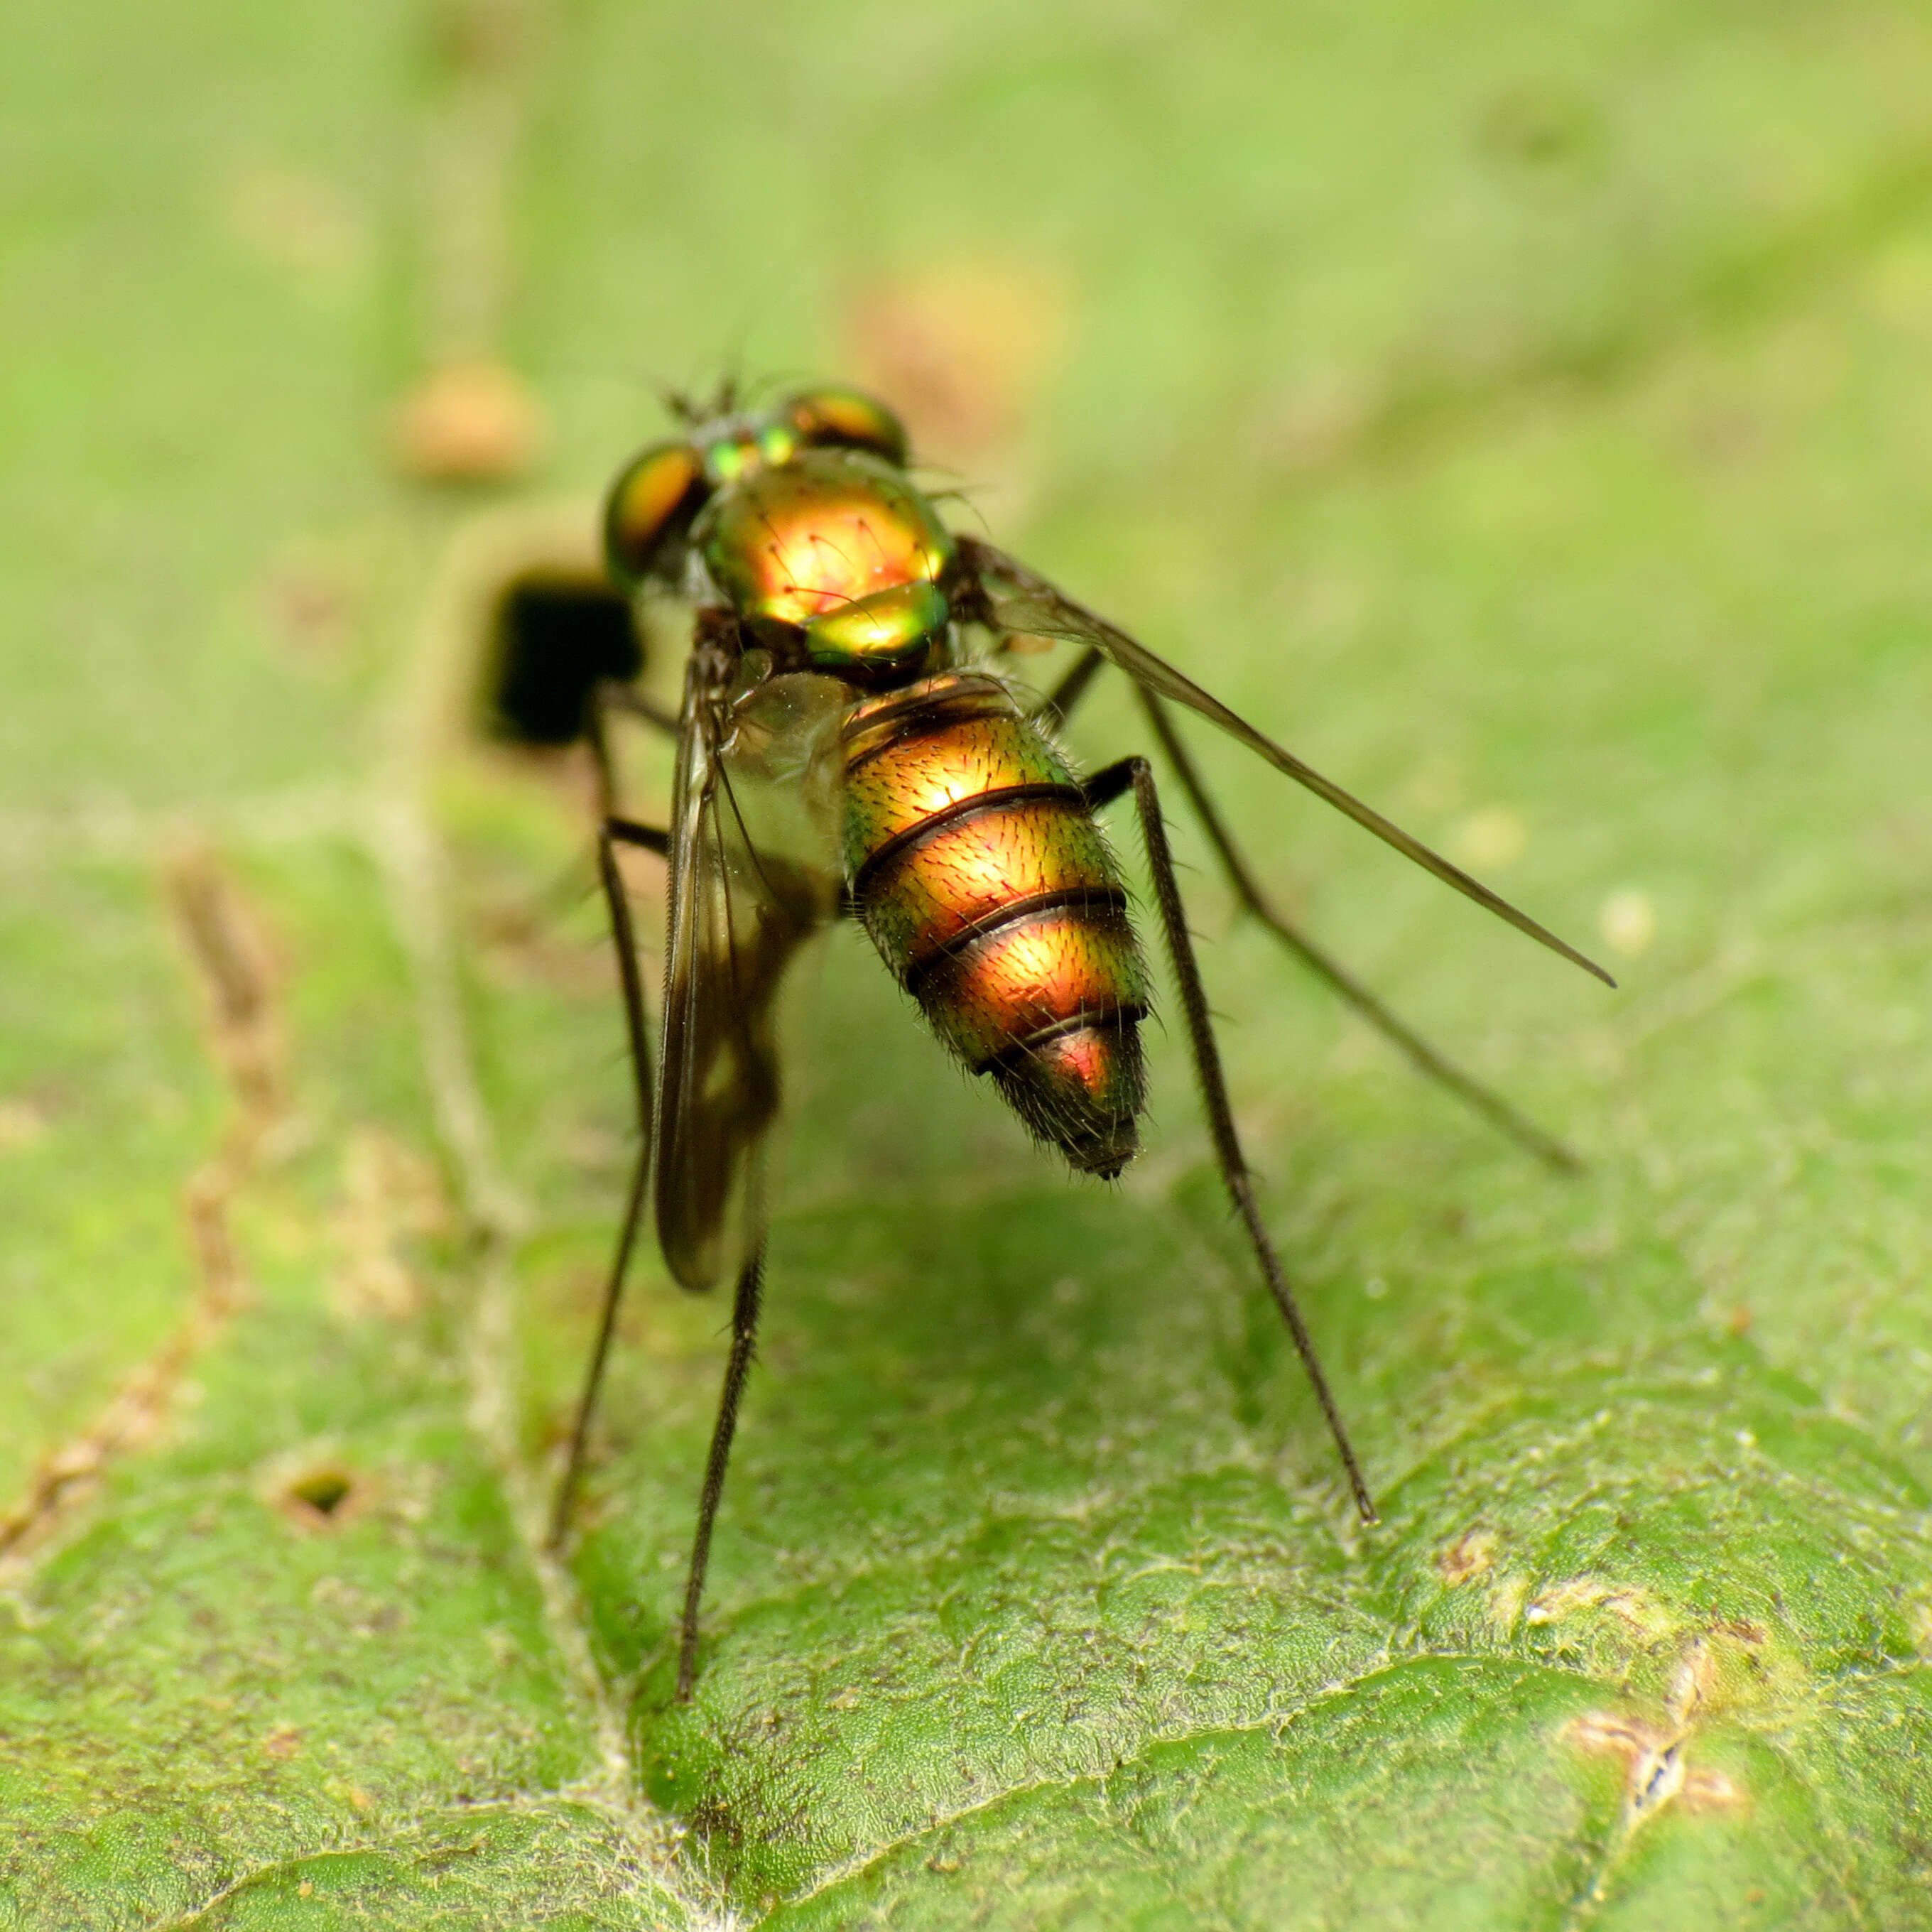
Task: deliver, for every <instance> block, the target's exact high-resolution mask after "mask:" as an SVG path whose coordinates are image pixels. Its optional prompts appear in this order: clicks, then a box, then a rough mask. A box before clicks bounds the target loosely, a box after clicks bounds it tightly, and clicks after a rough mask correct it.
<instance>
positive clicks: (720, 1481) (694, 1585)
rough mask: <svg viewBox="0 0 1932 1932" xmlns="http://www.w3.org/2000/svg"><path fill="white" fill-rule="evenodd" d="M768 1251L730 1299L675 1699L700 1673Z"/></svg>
mask: <svg viewBox="0 0 1932 1932" xmlns="http://www.w3.org/2000/svg"><path fill="white" fill-rule="evenodd" d="M764 1283H765V1255H764V1250H763V1249H762V1248H760V1250H758V1252H757V1253H756V1254H754V1256H752V1257H751V1259H750V1260H749V1261H748V1262H746V1263H745V1271H744V1272H743V1274H741V1275H739V1277H738V1289H737V1292H736V1295H734V1296H733V1298H732V1303H731V1355H730V1360H729V1361H727V1362H726V1364H724V1389H723V1391H721V1394H720V1395H719V1397H718V1421H717V1422H716V1424H715V1425H714V1427H712V1431H711V1454H710V1455H709V1457H706V1460H705V1464H704V1490H703V1494H702V1495H701V1496H700V1497H699V1498H698V1500H697V1536H696V1538H694V1541H692V1544H691V1571H690V1574H689V1575H688V1576H687V1577H685V1582H684V1621H683V1624H682V1627H681V1628H680V1631H679V1636H678V1644H677V1701H678V1702H679V1703H680V1704H688V1703H690V1702H691V1686H692V1685H693V1684H694V1683H695V1682H697V1609H698V1605H699V1604H700V1603H701V1602H702V1601H703V1597H704V1573H705V1571H706V1568H708V1567H709V1565H710V1562H711V1532H712V1527H713V1526H714V1525H715V1523H716V1522H717V1520H718V1499H719V1498H720V1497H721V1496H723V1495H724V1470H725V1466H726V1465H727V1463H730V1460H731V1439H732V1437H733V1436H734V1435H736V1433H737V1429H738V1405H739V1403H740V1402H741V1401H742V1400H743V1398H744V1394H745V1377H746V1376H748V1374H750V1373H751V1358H752V1355H754V1352H756V1349H757V1337H758V1310H759V1307H760V1304H761V1302H762V1301H763V1298H764Z"/></svg>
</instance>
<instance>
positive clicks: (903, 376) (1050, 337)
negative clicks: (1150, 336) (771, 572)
mask: <svg viewBox="0 0 1932 1932" xmlns="http://www.w3.org/2000/svg"><path fill="white" fill-rule="evenodd" d="M1071 308H1072V300H1071V296H1070V290H1068V288H1067V284H1066V282H1065V280H1064V278H1063V277H1062V276H1061V275H1060V274H1059V273H1058V272H1056V271H1055V270H1054V269H1051V268H1050V267H1048V266H1045V265H1043V264H1042V263H1030V262H1025V261H1022V260H1018V259H1017V258H1016V257H1012V256H1010V255H1006V254H997V253H992V252H988V253H985V254H962V255H957V256H953V257H947V258H945V259H944V260H940V261H937V262H934V263H929V265H928V266H926V267H924V268H922V269H916V270H913V271H912V272H910V273H908V274H906V275H900V276H897V277H895V278H892V279H889V280H886V279H881V280H878V281H868V282H865V283H862V284H860V285H859V286H858V287H856V288H854V289H853V290H852V291H851V292H850V294H849V295H848V296H847V299H846V302H845V305H844V309H845V313H844V335H845V338H846V342H847V354H848V356H849V357H850V363H851V367H852V370H853V374H854V376H855V377H856V379H857V380H859V382H860V383H863V384H864V385H865V386H867V387H868V388H870V389H875V390H877V392H878V393H879V395H880V396H881V397H882V398H883V399H884V400H885V401H887V402H889V403H890V404H892V407H894V408H895V410H898V412H899V413H900V414H901V416H903V417H904V419H905V422H906V426H907V429H908V430H909V431H910V433H911V436H912V442H913V451H914V453H915V454H916V455H918V456H920V457H922V458H926V459H928V460H933V461H937V462H941V463H959V462H962V461H968V460H971V458H974V457H976V456H977V455H980V454H981V453H982V452H986V451H987V450H989V449H992V448H993V447H994V446H996V445H997V444H998V443H1002V442H1004V441H1005V440H1006V439H1007V437H1010V436H1011V435H1012V434H1013V432H1014V431H1016V429H1017V428H1019V425H1020V423H1021V422H1022V420H1023V419H1024V418H1025V413H1026V410H1027V409H1028V405H1029V404H1031V401H1032V399H1033V396H1034V392H1035V391H1036V390H1037V388H1038V386H1039V385H1040V383H1041V381H1042V380H1043V379H1044V378H1045V377H1046V375H1047V374H1049V373H1050V371H1051V370H1052V365H1054V363H1055V362H1056V361H1057V360H1058V358H1059V356H1060V355H1061V352H1062V350H1063V349H1064V345H1065V343H1066V340H1067V334H1068V326H1069V322H1070V310H1071Z"/></svg>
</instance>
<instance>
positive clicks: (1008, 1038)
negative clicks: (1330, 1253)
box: [845, 673, 1147, 1175]
mask: <svg viewBox="0 0 1932 1932" xmlns="http://www.w3.org/2000/svg"><path fill="white" fill-rule="evenodd" d="M845 757H846V784H845V797H846V805H845V829H846V840H845V843H846V864H847V877H848V879H849V880H850V882H851V887H852V894H853V900H854V901H855V902H856V906H857V908H858V910H859V916H861V918H862V919H863V921H864V922H865V929H866V930H867V932H869V933H870V934H871V937H872V940H873V943H874V944H875V945H876V946H877V947H878V949H879V951H880V955H881V956H883V958H884V959H885V961H886V964H887V965H889V967H890V968H892V971H893V972H894V974H895V975H897V977H898V979H899V980H900V983H901V984H902V985H903V986H904V987H905V988H906V989H907V991H908V992H910V993H911V994H912V995H913V997H914V998H916V1000H917V1001H919V1006H920V1007H921V1008H922V1010H923V1011H924V1013H925V1014H926V1019H928V1021H929V1022H930V1023H931V1025H932V1028H933V1031H935V1033H937V1034H938V1036H939V1037H940V1038H941V1040H943V1041H944V1043H946V1045H947V1046H948V1047H950V1049H952V1050H953V1052H955V1053H956V1054H957V1055H959V1058H961V1059H962V1060H963V1061H965V1063H966V1064H967V1065H968V1067H971V1069H972V1070H973V1071H974V1073H985V1074H988V1075H989V1076H991V1077H992V1079H993V1081H994V1082H995V1084H996V1085H998V1088H999V1089H1000V1091H1001V1094H1003V1095H1004V1097H1005V1098H1006V1100H1007V1103H1008V1104H1009V1105H1010V1106H1012V1107H1013V1109H1014V1111H1015V1112H1017V1113H1018V1114H1019V1116H1020V1118H1021V1119H1022V1121H1025V1124H1026V1125H1027V1126H1028V1127H1029V1128H1031V1130H1032V1131H1033V1132H1034V1133H1035V1134H1037V1136H1039V1137H1040V1139H1043V1140H1046V1141H1050V1142H1052V1143H1053V1144H1054V1145H1056V1146H1058V1148H1061V1150H1062V1151H1064V1153H1065V1154H1066V1156H1067V1159H1068V1160H1070V1161H1071V1162H1072V1163H1073V1165H1074V1166H1076V1167H1078V1168H1082V1169H1085V1170H1087V1171H1088V1172H1092V1173H1097V1174H1103V1175H1113V1174H1117V1173H1118V1172H1119V1171H1120V1170H1121V1168H1122V1167H1123V1166H1125V1165H1126V1163H1127V1162H1128V1161H1129V1160H1131V1159H1132V1158H1133V1154H1134V1153H1135V1151H1136V1147H1137V1145H1138V1138H1137V1133H1136V1122H1137V1121H1138V1118H1139V1113H1140V1111H1141V1106H1142V1066H1141V1052H1140V1040H1139V1033H1138V1031H1137V1030H1136V1029H1137V1026H1138V1023H1139V1020H1140V1019H1141V1018H1142V1016H1143V1015H1144V1014H1145V1013H1146V1011H1147V980H1146V974H1145V969H1144V968H1143V966H1142V962H1141V957H1140V950H1139V946H1138V944H1137V943H1136V940H1135V938H1134V932H1133V926H1131V924H1130V922H1129V921H1128V918H1127V895H1126V893H1125V892H1124V889H1122V886H1121V880H1120V875H1119V873H1118V871H1117V870H1116V868H1115V865H1114V862H1113V858H1112V854H1111V853H1109V850H1108V849H1107V845H1106V840H1105V838H1103V835H1102V833H1101V831H1100V826H1098V825H1097V823H1095V822H1094V816H1093V814H1092V811H1091V808H1089V807H1088V805H1087V802H1086V801H1085V798H1084V797H1083V796H1082V794H1081V792H1080V790H1079V786H1078V784H1076V781H1075V780H1074V778H1073V774H1072V772H1071V771H1070V769H1068V767H1067V764H1066V762H1065V760H1064V759H1062V758H1061V756H1060V754H1059V753H1058V751H1056V750H1055V748H1054V747H1053V745H1052V744H1051V743H1050V742H1049V741H1048V740H1047V739H1046V737H1045V736H1044V735H1043V733H1040V731H1039V730H1037V729H1036V728H1035V727H1034V725H1033V724H1031V723H1030V722H1029V721H1028V720H1027V719H1026V718H1025V717H1024V716H1022V715H1021V713H1020V712H1019V709H1018V708H1017V707H1016V706H1015V704H1014V703H1013V699H1012V698H1011V697H1010V695H1009V694H1007V691H1006V690H1005V688H1004V686H1002V685H1000V684H999V683H998V682H997V681H996V680H995V679H990V678H987V677H983V676H973V675H971V674H970V673H946V674H944V675H943V676H939V677H936V678H932V679H927V680H926V681H925V682H923V683H922V684H920V685H914V686H913V687H912V688H910V689H909V690H907V691H901V692H897V693H895V694H892V695H891V696H890V697H884V698H880V699H877V700H873V701H872V702H871V703H868V704H865V705H862V706H859V707H858V708H857V709H856V710H855V711H854V712H853V714H852V715H851V716H850V718H848V720H847V724H846V727H845Z"/></svg>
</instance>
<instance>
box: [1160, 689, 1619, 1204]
mask: <svg viewBox="0 0 1932 1932" xmlns="http://www.w3.org/2000/svg"><path fill="white" fill-rule="evenodd" d="M1134 691H1135V694H1136V696H1137V697H1139V700H1140V702H1141V708H1142V709H1143V710H1144V711H1145V712H1146V713H1147V715H1148V722H1149V723H1150V724H1151V725H1152V726H1153V727H1154V736H1156V737H1157V738H1158V739H1160V748H1161V749H1162V750H1163V751H1165V752H1166V754H1167V757H1168V761H1169V763H1171V764H1172V766H1173V767H1174V771H1175V776H1176V777H1177V778H1179V779H1180V781H1181V790H1183V791H1184V792H1186V793H1187V798H1188V802H1189V803H1190V804H1191V805H1193V808H1194V810H1195V813H1196V816H1197V817H1199V819H1200V820H1201V823H1202V827H1203V828H1204V829H1205V831H1206V832H1207V834H1208V843H1209V844H1211V845H1212V846H1213V847H1214V850H1215V853H1216V855H1217V856H1218V857H1219V858H1220V861H1221V868H1222V870H1223V871H1225V872H1226V874H1227V875H1228V883H1229V884H1230V885H1231V886H1233V887H1234V889H1235V898H1238V900H1239V901H1241V904H1242V905H1243V906H1244V907H1246V909H1247V910H1248V911H1250V912H1251V913H1253V914H1254V916H1255V917H1256V918H1257V919H1259V920H1260V921H1261V922H1262V925H1264V926H1266V927H1267V928H1268V930H1269V931H1270V932H1272V933H1273V934H1274V936H1275V937H1276V938H1277V939H1278V940H1280V941H1281V943H1282V944H1283V945H1284V946H1285V947H1287V948H1288V950H1289V952H1291V953H1293V954H1294V955H1295V957H1296V958H1297V959H1299V960H1300V961H1301V963H1302V964H1303V965H1304V966H1306V967H1307V968H1308V969H1309V970H1310V971H1311V972H1312V973H1313V974H1315V975H1316V977H1317V978H1319V979H1321V980H1325V981H1326V982H1327V983H1328V986H1330V987H1331V989H1333V990H1334V992H1337V993H1338V994H1340V995H1341V997H1342V998H1343V999H1344V1000H1346V1001H1347V1002H1348V1003H1349V1005H1350V1006H1352V1007H1354V1008H1355V1010H1356V1012H1358V1013H1360V1014H1361V1016H1362V1017H1363V1018H1364V1019H1365V1020H1367V1022H1369V1024H1370V1025H1371V1026H1373V1027H1375V1028H1378V1029H1379V1031H1381V1033H1382V1035H1383V1036H1384V1037H1385V1038H1386V1039H1388V1040H1391V1041H1392V1042H1393V1043H1394V1045H1395V1046H1397V1047H1399V1048H1400V1049H1401V1050H1402V1051H1403V1052H1404V1053H1406V1055H1408V1056H1409V1059H1410V1061H1411V1062H1412V1064H1414V1065H1415V1067H1416V1069H1417V1070H1418V1072H1421V1073H1425V1074H1427V1076H1429V1078H1430V1079H1432V1080H1435V1081H1437V1082H1440V1083H1441V1084H1442V1085H1443V1086H1445V1087H1446V1088H1448V1090H1449V1091H1450V1092H1451V1093H1452V1094H1455V1095H1457V1097H1459V1098H1460V1100H1463V1102H1464V1103H1466V1104H1467V1105H1468V1106H1470V1107H1472V1108H1473V1109H1475V1111H1476V1112H1478V1113H1479V1114H1481V1115H1482V1116H1483V1118H1484V1119H1485V1120H1487V1121H1489V1123H1490V1125H1491V1126H1493V1127H1496V1128H1497V1129H1498V1130H1500V1131H1501V1132H1502V1133H1505V1134H1507V1135H1508V1136H1509V1138H1510V1139H1511V1140H1513V1141H1514V1142H1516V1143H1517V1145H1518V1146H1519V1147H1522V1148H1526V1149H1527V1150H1528V1151H1529V1152H1530V1153H1531V1154H1534V1155H1535V1156H1536V1157H1537V1159H1538V1160H1542V1161H1547V1163H1549V1164H1550V1166H1552V1167H1554V1168H1558V1169H1562V1170H1563V1171H1564V1172H1566V1173H1570V1174H1577V1173H1580V1172H1582V1170H1583V1163H1582V1161H1580V1160H1579V1159H1578V1158H1577V1156H1576V1155H1575V1154H1573V1153H1572V1152H1571V1150H1570V1149H1569V1148H1567V1147H1565V1145H1563V1143H1562V1142H1561V1141H1559V1140H1558V1139H1556V1138H1555V1136H1553V1135H1550V1134H1547V1133H1544V1130H1542V1128H1541V1127H1538V1125H1537V1124H1536V1123H1535V1121H1532V1120H1531V1119H1529V1118H1528V1116H1527V1115H1523V1114H1522V1113H1520V1112H1518V1111H1517V1109H1515V1108H1514V1107H1513V1106H1511V1105H1510V1103H1508V1101H1507V1100H1505V1099H1504V1098H1503V1097H1502V1095H1501V1094H1495V1093H1493V1092H1491V1091H1490V1089H1489V1088H1487V1087H1485V1086H1484V1085H1482V1083H1481V1082H1480V1081H1477V1080H1475V1079H1471V1077H1470V1076H1469V1075H1468V1074H1466V1073H1464V1072H1463V1070H1462V1069H1461V1068H1460V1067H1457V1065H1455V1064H1454V1062H1453V1061H1449V1060H1447V1059H1445V1058H1444V1057H1443V1055H1441V1054H1439V1053H1438V1052H1436V1049H1435V1048H1433V1046H1430V1044H1429V1043H1428V1042H1427V1040H1424V1039H1423V1038H1422V1037H1421V1035H1420V1034H1418V1033H1415V1031H1412V1029H1411V1028H1409V1027H1408V1026H1407V1025H1405V1024H1404V1023H1403V1022H1402V1021H1401V1020H1400V1019H1397V1017H1396V1016H1395V1015H1394V1013H1391V1012H1390V1011H1389V1010H1388V1007H1385V1006H1384V1005H1383V1004H1382V1001H1380V1000H1379V999H1377V998H1376V996H1375V995H1374V994H1373V993H1372V992H1370V991H1369V989H1368V988H1367V987H1366V986H1364V985H1363V984H1362V983H1361V981H1360V980H1358V979H1357V978H1355V976H1354V975H1353V974H1352V973H1350V972H1349V971H1347V970H1346V968H1344V967H1343V966H1341V965H1339V964H1338V963H1337V962H1336V961H1335V960H1334V959H1331V958H1330V956H1328V954H1327V953H1325V952H1323V951H1322V950H1321V948H1320V947H1318V946H1316V944H1314V943H1313V941H1311V940H1310V939H1308V938H1305V937H1304V935H1302V934H1301V933H1300V932H1298V931H1296V929H1295V928H1294V927H1293V926H1291V925H1290V924H1289V922H1288V921H1287V920H1286V919H1284V918H1283V916H1281V914H1280V913H1278V912H1277V911H1276V910H1275V909H1274V907H1273V906H1271V904H1269V903H1268V899H1267V898H1266V897H1265V895H1264V894H1263V892H1262V889H1261V886H1260V883H1259V881H1258V880H1256V877H1255V875H1254V874H1253V872H1252V871H1250V870H1249V868H1248V864H1247V860H1246V859H1244V858H1243V857H1242V856H1241V852H1240V850H1239V849H1238V847H1236V845H1235V841H1234V838H1233V837H1232V835H1231V834H1230V833H1229V830H1228V827H1227V823H1226V820H1223V817H1222V816H1221V814H1220V811H1219V810H1218V809H1217V807H1216V805H1215V804H1214V800H1213V799H1211V798H1210V797H1209V796H1208V788H1207V787H1206V785H1205V784H1203V783H1202V778H1201V774H1200V771H1199V768H1198V767H1197V766H1196V764H1195V763H1194V760H1193V757H1191V756H1190V754H1189V752H1188V750H1187V746H1186V745H1184V744H1183V743H1182V742H1181V734H1180V733H1179V732H1178V731H1177V730H1175V727H1174V718H1173V716H1172V713H1171V712H1169V709H1168V707H1167V706H1166V704H1165V703H1163V701H1162V700H1161V699H1160V697H1157V695H1156V694H1154V692H1152V691H1148V690H1146V689H1145V688H1142V686H1140V685H1136V686H1135V687H1134Z"/></svg>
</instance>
